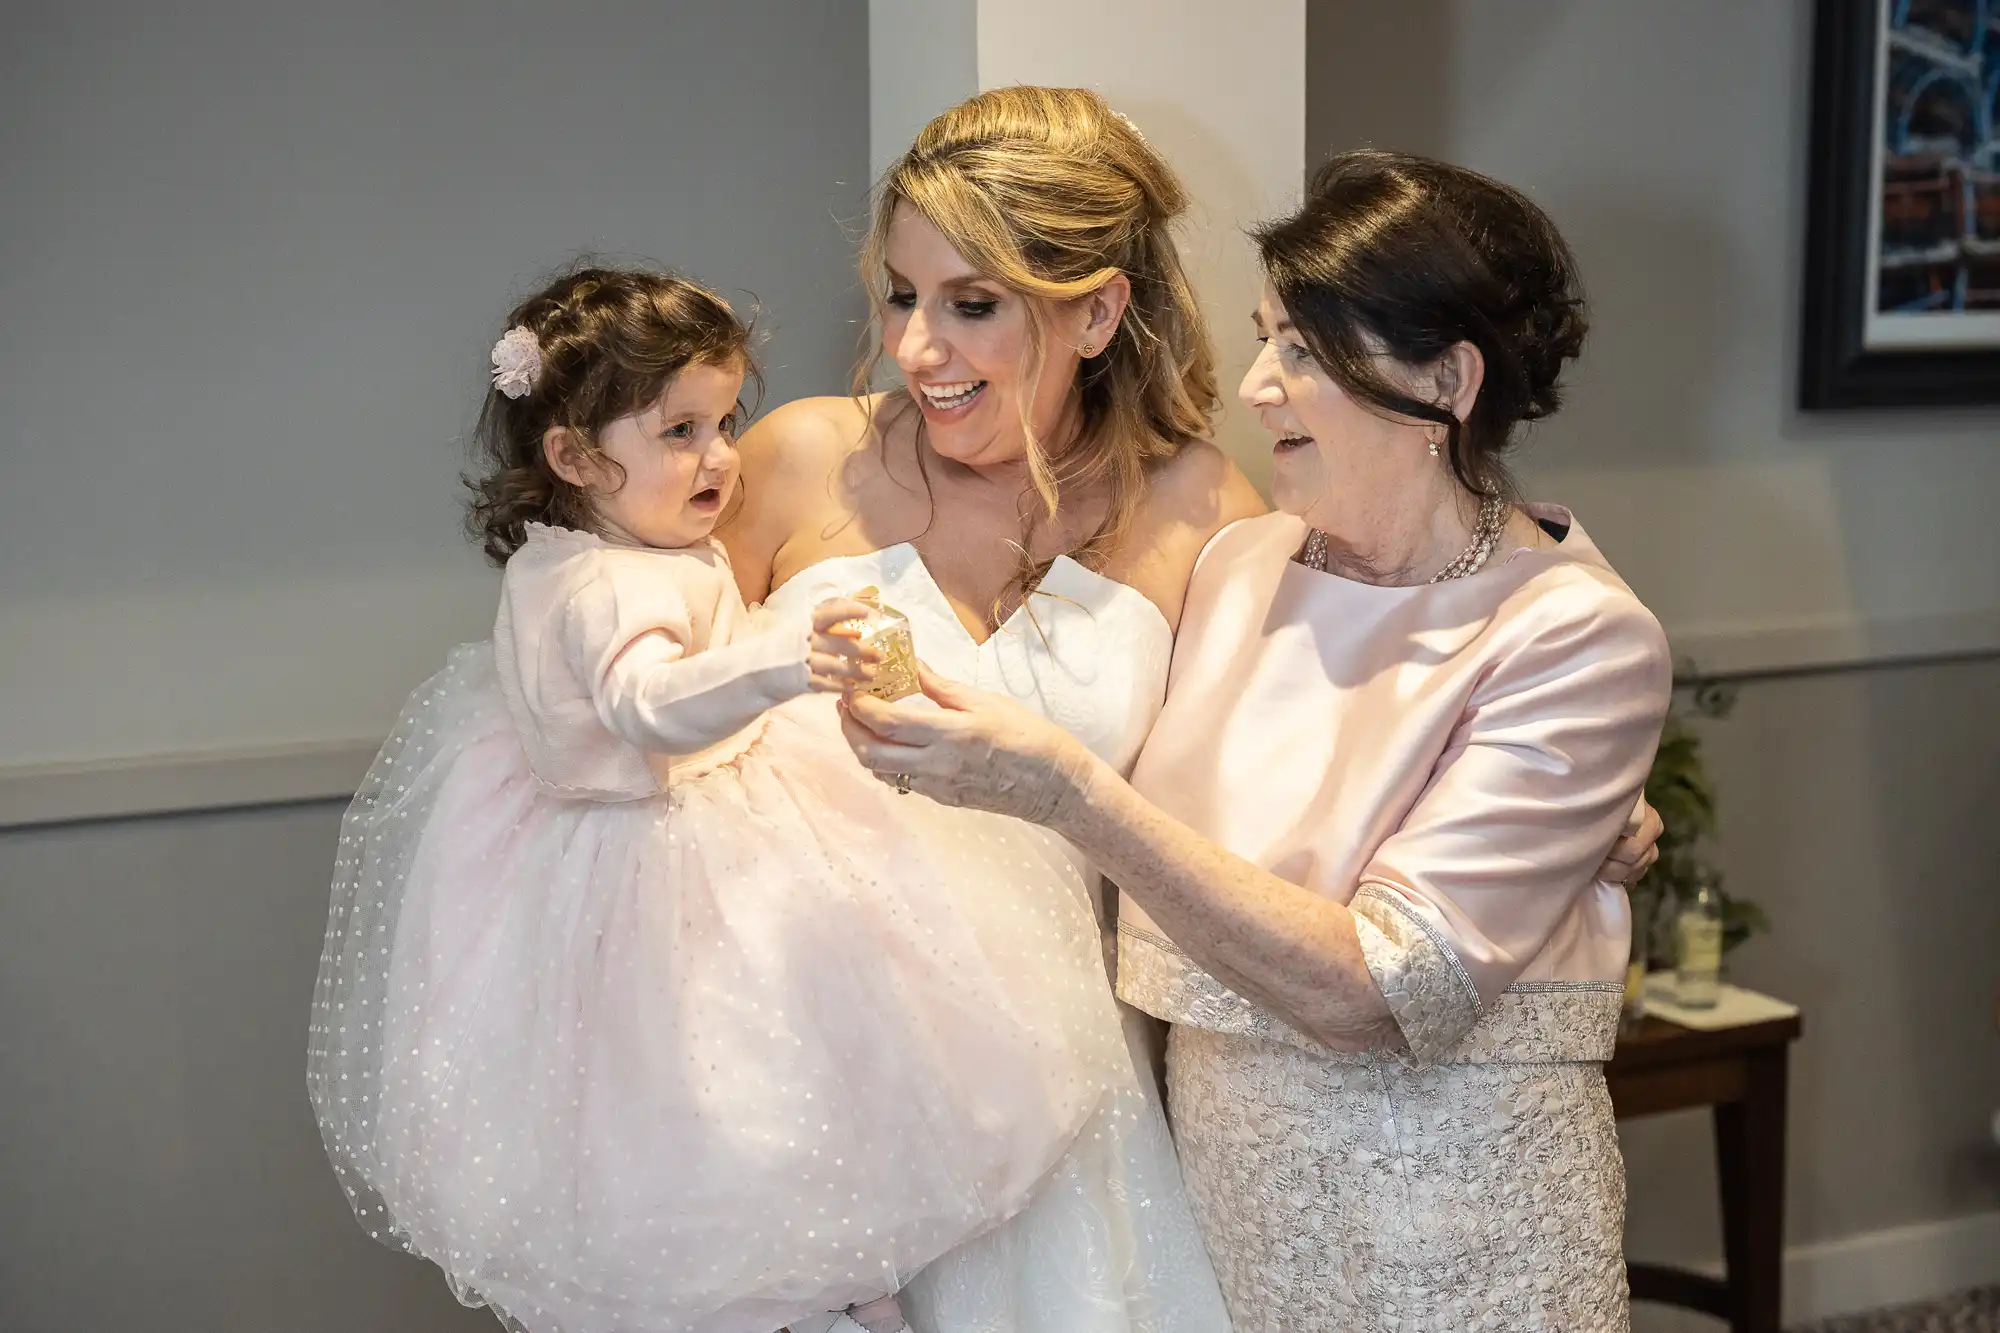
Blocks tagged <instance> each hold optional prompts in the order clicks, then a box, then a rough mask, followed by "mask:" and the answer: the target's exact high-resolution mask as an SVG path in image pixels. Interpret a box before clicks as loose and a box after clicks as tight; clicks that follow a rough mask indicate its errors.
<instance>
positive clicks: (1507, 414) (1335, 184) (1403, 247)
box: [1252, 152, 1588, 495]
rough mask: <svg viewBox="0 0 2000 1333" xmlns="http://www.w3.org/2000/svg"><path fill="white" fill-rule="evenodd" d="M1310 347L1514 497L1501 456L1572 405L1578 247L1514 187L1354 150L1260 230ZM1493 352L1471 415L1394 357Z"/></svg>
mask: <svg viewBox="0 0 2000 1333" xmlns="http://www.w3.org/2000/svg"><path fill="white" fill-rule="evenodd" d="M1252 238H1253V239H1254V240H1255V242H1256V244H1257V250H1258V253H1259V255H1260V257H1261V258H1262V260H1263V264H1264V272H1265V274H1266V275H1267V276H1268V277H1269V278H1270V280H1271V286H1272V288H1273V290H1275V291H1276V292H1277V294H1278V299H1279V300H1281V301H1283V302H1284V305H1285V311H1286V313H1287V314H1289V315H1290V316H1291V319H1292V324H1293V325H1294V326H1295V327H1296V328H1297V329H1298V332H1299V336H1300V337H1301V338H1302V339H1303V340H1304V342H1305V345H1306V348H1307V350H1309V351H1310V352H1311V353H1312V354H1313V356H1314V358H1315V359H1316V360H1318V362H1319V364H1320V366H1321V368H1322V369H1324V370H1325V371H1326V373H1327V374H1328V375H1329V376H1331V377H1332V379H1333V380H1334V382H1335V383H1337V384H1338V385H1340V387H1341V388H1342V389H1343V390H1344V391H1345V392H1346V393H1347V395H1348V396H1349V397H1351V398H1353V399H1354V400H1355V401H1356V402H1359V403H1362V404H1365V405H1367V406H1369V407H1372V408H1374V409H1375V410H1376V411H1378V412H1380V413H1383V414H1384V415H1388V416H1395V417H1402V418H1405V419H1414V420H1419V421H1428V422H1432V423H1435V424H1437V425H1440V426H1443V427H1444V428H1445V435H1446V439H1445V443H1446V446H1447V449H1448V457H1449V458H1450V461H1451V470H1452V474H1453V475H1454V476H1455V477H1457V478H1458V480H1459V482H1460V483H1461V484H1462V485H1463V486H1465V488H1466V489H1467V490H1469V491H1472V492H1474V493H1475V494H1481V495H1484V494H1488V493H1493V494H1511V493H1512V491H1513V481H1512V478H1511V477H1510V476H1509V474H1508V471H1507V468H1506V466H1505V464H1504V463H1503V462H1502V461H1501V455H1502V454H1503V453H1504V452H1505V451H1506V449H1507V447H1508V445H1509V444H1510V443H1511V442H1512V436H1513V431H1514V427H1515V425H1516V424H1517V423H1519V422H1522V421H1536V420H1539V419H1541V418H1542V417H1546V416H1549V415H1551V414H1553V413H1554V412H1555V410H1556V409H1557V408H1558V407H1559V406H1561V404H1562V391H1561V387H1560V385H1559V384H1558V382H1557V381H1558V380H1559V378H1560V377H1561V375H1562V370H1563V366H1564V364H1565V363H1566V362H1568V361H1570V360H1572V359H1573V358H1574V357H1576V355H1577V354H1578V353H1579V352H1581V351H1582V350H1583V337H1584V333H1585V330H1586V329H1587V328H1588V321H1587V319H1586V317H1585V313H1584V301H1583V292H1582V290H1581V288H1580V285H1579V282H1578V278H1577V272H1576V259H1575V257H1574V256H1572V255H1571V254H1570V251H1569V246H1568V245H1566V244H1565V243H1564V242H1563V238H1562V236H1561V235H1560V234H1559V233H1558V232H1557V231H1556V228H1555V224H1554V223H1552V222H1550V221H1549V218H1548V215H1547V214H1545V213H1543V212H1542V210H1541V209H1539V208H1537V207H1535V205H1534V204H1533V203H1531V202H1529V200H1528V198H1527V196H1526V195H1523V194H1522V193H1521V192H1520V191H1519V190H1516V189H1513V188H1512V187H1511V186H1507V185H1502V184H1501V183H1500V182H1499V181H1496V180H1492V179H1489V178H1488V177H1485V176H1482V175H1480V174H1479V173H1478V172H1475V171H1468V170H1466V169H1465V168H1464V167H1455V166H1452V165H1450V164H1449V163H1446V162H1436V161H1432V160H1431V159H1429V158H1425V157H1416V156H1412V155H1410V154H1406V153H1381V152H1352V153H1342V154H1340V155H1339V156H1338V157H1336V158H1334V159H1333V160H1332V161H1330V162H1328V163H1327V164H1326V165H1325V166H1323V167H1321V168H1320V169H1319V171H1318V172H1316V173H1315V174H1314V176H1313V178H1312V183H1311V185H1310V186H1308V187H1307V190H1306V200H1305V203H1304V204H1303V205H1302V206H1301V207H1300V208H1299V210H1298V212H1296V213H1294V214H1292V215H1291V216H1290V217H1288V218H1283V219H1281V220H1279V221H1277V222H1273V223H1271V224H1269V225H1267V226H1264V227H1260V228H1258V229H1257V230H1256V231H1254V232H1253V233H1252ZM1460 342H1467V343H1471V344H1472V345H1473V346H1474V347H1477V348H1478V349H1479V352H1480V355H1481V356H1483V357H1484V358H1485V359H1486V374H1485V379H1484V382H1483V383H1482V384H1481V385H1480V389H1479V397H1478V399H1477V401H1476V402H1475V403H1474V404H1473V408H1472V412H1471V414H1470V415H1469V416H1468V417H1467V419H1466V420H1465V421H1464V422H1463V423H1461V422H1460V421H1459V420H1458V419H1457V418H1456V417H1454V416H1453V415H1452V414H1451V412H1450V411H1449V410H1448V409H1447V408H1444V407H1441V406H1439V405H1438V404H1436V403H1430V402H1425V401H1423V400H1422V399H1419V398H1414V397H1411V396H1410V394H1409V392H1408V391H1407V388H1406V387H1405V386H1404V385H1403V384H1401V383H1399V382H1398V381H1397V379H1395V378H1394V377H1393V376H1392V374H1391V373H1385V371H1387V369H1388V368H1386V367H1385V366H1384V365H1383V364H1382V360H1381V354H1382V353H1384V352H1386V353H1388V355H1389V356H1390V357H1393V358H1394V359H1395V360H1396V361H1399V362H1401V363H1402V364H1403V365H1405V366H1427V365H1430V364H1432V363H1433V362H1435V361H1437V360H1438V358H1440V357H1442V356H1443V355H1444V354H1445V352H1446V351H1447V350H1449V349H1450V348H1451V347H1452V346H1453V345H1454V344H1457V343H1460Z"/></svg>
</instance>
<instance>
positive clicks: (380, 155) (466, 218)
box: [0, 0, 868, 1333]
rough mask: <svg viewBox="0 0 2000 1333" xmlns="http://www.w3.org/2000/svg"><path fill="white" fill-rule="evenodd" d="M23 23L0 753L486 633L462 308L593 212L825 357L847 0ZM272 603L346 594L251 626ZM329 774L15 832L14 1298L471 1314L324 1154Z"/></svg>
mask: <svg viewBox="0 0 2000 1333" xmlns="http://www.w3.org/2000/svg"><path fill="white" fill-rule="evenodd" d="M8 20H9V26H8V31H7V37H6V40H5V41H4V42H0V123H4V124H5V125H6V126H7V132H6V134H5V135H4V136H0V195H4V196H5V198H6V199H7V207H6V208H5V209H4V210H0V274H4V277H3V278H0V290H4V291H5V294H6V300H5V301H0V401H4V402H5V403H6V405H7V409H6V412H5V413H4V414H0V643H4V644H5V645H6V651H5V652H0V718H4V719H5V722H4V725H0V731H4V732H5V736H4V737H0V739H11V740H12V741H14V742H18V744H15V745H13V746H12V747H11V748H10V747H9V746H8V745H7V744H0V763H4V762H6V761H8V760H13V759H19V758H22V757H24V755H23V753H22V751H23V750H24V749H25V750H29V751H33V750H34V745H35V744H40V743H41V742H42V741H44V740H46V741H48V742H49V743H50V744H52V745H58V746H59V745H63V744H68V743H70V742H73V741H75V740H76V739H77V737H78V736H80V735H81V736H83V737H84V739H85V740H86V741H88V742H89V744H87V745H83V746H81V747H78V749H77V752H78V753H113V754H116V753H132V752H135V751H143V750H146V749H173V748H180V746H181V745H183V744H187V743H194V744H202V743H206V744H228V743H241V742H243V741H247V740H254V739H258V736H257V734H256V729H257V728H258V727H269V726H274V725H279V724H284V725H290V724H293V723H296V722H298V721H299V719H301V718H305V719H308V720H310V719H311V718H312V716H313V713H314V709H315V708H316V707H319V708H321V709H322V713H323V714H324V713H325V711H326V708H327V707H328V706H327V705H326V704H325V699H324V697H323V695H324V693H325V692H326V691H335V692H339V698H338V701H337V702H338V705H339V706H338V707H336V708H333V710H332V711H333V712H336V713H338V712H339V711H340V709H341V708H346V709H348V712H349V713H351V714H353V715H355V716H367V715H368V710H369V709H372V708H377V707H379V706H380V704H381V702H382V701H381V699H377V698H375V697H374V696H373V695H370V694H369V693H368V691H367V690H365V689H364V690H360V691H358V692H357V691H356V690H355V689H354V688H353V686H352V685H351V683H349V682H347V681H345V680H343V679H341V678H342V677H344V676H348V675H354V674H357V673H359V674H370V673H372V676H373V677H378V678H379V680H378V681H377V683H376V684H374V685H372V686H371V687H370V688H372V689H374V692H375V694H382V695H383V697H384V698H387V699H388V700H389V701H390V706H393V701H394V699H395V698H397V697H400V693H401V692H402V691H404V690H407V689H408V688H409V687H410V686H411V685H413V684H414V683H415V681H416V680H418V679H420V678H421V676H422V675H423V674H425V673H427V672H428V671H429V670H431V669H432V668H433V666H434V664H435V662H436V660H437V658H438V654H439V649H440V647H441V645H442V644H444V643H446V642H449V641H450V640H451V639H452V638H456V637H460V636H462V635H470V634H477V633H479V632H481V630H482V627H483V626H484V625H486V624H489V623H490V620H491V616H492V607H493V603H492V597H491V591H490V587H489V585H488V581H487V580H488V576H486V575H484V574H482V573H480V571H479V567H478V565H477V563H476V562H475V560H474V559H473V557H472V555H471V553H470V552H469V550H467V549H466V548H465V547H464V545H463V543H462V542H461V541H460V540H459V538H458V536H457V529H456V523H457V518H456V514H455V512H454V503H455V495H454V482H453V477H454V474H455V472H456V470H457V468H458V466H459V464H460V456H459V454H458V453H457V451H456V447H455V444H454V437H455V436H456V435H457V433H458V432H459V431H461V430H462V429H463V427H464V425H465V424H466V421H467V419H468V417H469V416H470V413H471V411H472V410H473V408H474V406H475V405H476V398H477V394H478V392H479V387H480V384H479V375H480V372H481V368H482V361H483V358H484V352H485V346H486V343H487V341H488V340H490V338H491V337H492V324H493V322H494V321H496V320H498V319H499V317H500V316H501V315H502V314H504V313H505V309H506V305H507V304H508V302H509V300H510V299H511V297H512V295H513V294H514V293H516V292H517V291H519V290H520V289H521V288H522V286H523V285H524V284H525V283H526V282H527V281H528V280H529V279H530V278H531V277H532V276H533V275H534V274H535V273H537V272H539V271H542V270H545V269H547V268H550V267H552V266H554V265H556V264H558V263H560V262H562V261H564V260H565V259H566V258H568V257H569V256H570V255H572V254H573V253H575V252H576V251H578V250H582V249H586V248H588V249H595V250H600V251H608V252H611V253H614V254H634V255H643V256H649V257H652V258H655V259H658V260H661V261H664V262H668V263H671V264H674V265H676V266H679V267H684V268H686V269H688V270H690V271H692V272H695V273H697V274H699V275H701V276H703V277H704V278H706V279H707V280H708V281H710V282H712V283H714V284H716V285H718V286H721V287H723V288H725V289H729V290H732V291H736V292H741V291H742V290H743V289H749V290H750V291H754V292H755V294H756V295H757V296H758V297H759V298H761V300H762V302H763V305H764V311H765V313H764V317H763V319H762V320H761V321H760V322H761V323H762V324H763V325H764V326H765V327H766V328H767V329H768V330H769V331H770V333H771V339H770V343H769V345H768V348H767V359H768V361H769V364H770V367H771V370H772V377H771V378H772V388H773V393H772V397H771V400H770V401H773V402H775V401H782V400H783V399H784V398H786V397H789V396H795V395H798V394H801V393H807V392H816V391H827V390H831V389H836V388H838V387H839V386H841V385H843V384H844V382H845V373H846V369H847V367H848V365H849V364H850V362H851V358H852V351H853V347H854V341H853V340H854V334H855V328H854V325H853V324H852V323H851V322H850V321H851V320H852V319H853V318H854V317H856V316H858V315H859V314H860V313H861V311H860V304H859V301H858V297H857V294H856V292H855V290H854V279H853V277H852V273H853V266H852V256H851V252H850V246H849V241H848V238H847V236H846V235H844V234H843V232H842V229H841V226H840V225H839V220H840V219H843V218H850V217H852V216H853V215H854V213H855V212H856V211H857V209H858V208H859V200H860V197H861V190H862V185H863V183H864V181H865V177H866V171H867V146H868V124H867V101H868V67H867V15H866V5H865V4H864V3H862V0H841V2H839V3H828V2H827V0H812V2H811V3H806V2H805V0H794V2H781V0H734V2H733V3H728V4H721V3H716V4H678V3H670V4H654V3H640V2H639V0H616V2H610V3H585V4H574V5H559V6H554V5H548V4H517V3H501V4H497V5H488V6H479V7H467V6H462V5H447V4H444V3H441V0H429V2H427V3H416V4H411V3H397V4H393V5H392V4H388V3H385V2H383V0H364V2H363V3H360V4H358V5H357V4H348V5H336V6H317V7H301V6H286V5H278V6H270V5H249V4H238V5H224V4H217V3H213V2H212V0H209V2H205V3H198V4H195V5H179V6H171V7H167V8H165V9H162V8H160V7H156V6H144V5H135V4H130V3H125V4H116V5H88V6H87V5H63V6H48V5H43V6H30V7H27V8H26V9H22V10H21V11H20V12H19V13H15V12H13V11H10V12H9V15H8ZM412 588H418V589H422V590H424V591H423V592H422V595H421V596H418V595H415V594H411V593H410V592H409V590H410V589H412ZM267 595H268V600H265V601H259V600H258V599H259V598H265V597H267ZM399 598H401V600H400V601H399V600H398V599H399ZM218 605H220V606H223V607H225V608H229V607H234V608H236V609H235V610H230V611H228V613H227V614H219V615H218V617H217V618H215V619H212V620H211V621H208V622H203V624H204V626H206V628H204V629H203V630H202V632H201V633H200V634H193V633H190V632H188V631H187V630H186V626H187V625H188V624H190V623H191V621H190V617H195V616H200V615H206V614H210V613H211V611H212V610H213V608H214V607H215V606H218ZM267 612H269V614H268V615H267V614H266V613H267ZM281 614H282V615H285V616H290V617H293V619H292V620H290V621H286V622H285V624H286V625H288V626H293V625H295V626H297V636H307V635H310V634H313V633H319V632H320V631H319V630H316V629H314V628H313V626H312V624H311V623H310V622H312V621H314V620H316V619H327V620H340V621H341V623H340V624H339V625H338V626H336V629H335V630H334V631H328V632H326V633H325V634H324V636H323V637H322V638H320V639H317V640H308V639H306V638H303V637H298V641H297V643H293V644H291V645H289V646H288V645H287V644H274V643H272V642H270V641H268V640H266V639H260V638H259V637H258V635H259V634H260V633H268V631H269V629H270V626H271V625H272V624H273V623H276V621H274V620H273V618H272V617H275V616H278V615H281ZM65 616H67V618H65ZM343 618H345V619H343ZM72 631H74V633H72ZM287 633H288V635H289V634H290V630H289V629H288V631H287ZM89 634H96V635H97V636H98V638H97V639H96V640H95V641H94V642H97V643H102V644H104V645H106V646H107V647H108V648H109V649H111V650H112V651H111V653H110V657H109V658H108V659H107V660H105V661H101V662H98V663H96V664H92V663H90V662H88V661H87V660H86V654H85V653H84V651H83V649H84V648H85V647H87V646H88V645H89V643H90V642H93V641H91V640H88V639H83V640H80V639H79V637H78V636H87V635H89ZM176 635H178V636H179V637H176ZM231 635H241V636H243V637H237V638H231V637H230V636H231ZM297 636H293V637H297ZM299 643H303V644H304V645H305V646H304V647H303V648H301V647H299V646H298V644H299ZM287 651H291V652H293V653H294V657H293V659H291V660H290V661H289V662H287V661H286V660H285V659H284V658H282V657H281V656H279V655H280V654H282V653H284V652H287ZM203 654H209V656H207V657H204V656H203ZM315 654H318V655H319V656H318V657H315ZM329 654H330V656H328V655H329ZM259 655H261V656H263V657H265V658H266V659H267V661H269V660H273V659H275V660H277V661H279V662H280V663H281V664H282V665H280V666H279V667H277V668H272V667H270V666H268V665H267V666H266V667H265V668H263V669H261V670H260V671H259V672H257V674H256V676H255V677H254V678H230V677H228V676H226V675H225V674H218V673H221V672H222V671H223V668H224V666H235V665H239V664H241V663H242V662H243V660H244V659H245V658H246V657H249V658H255V657H257V656H259ZM31 659H32V660H31ZM307 659H312V660H307ZM24 664H25V665H24ZM51 689H57V690H58V693H57V694H55V695H51V694H50V693H49V691H50V690H51ZM385 690H386V691H388V693H387V694H383V692H384V691H385ZM63 691H67V693H64V692H63ZM232 694H234V695H236V696H238V700H237V702H239V703H241V704H242V705H243V706H242V707H241V708H239V709H237V711H236V712H235V713H233V714H232V715H231V716H230V718H228V719H224V720H223V721H222V722H220V723H219V722H218V721H217V711H216V710H217V709H218V708H220V707H225V706H228V705H230V703H231V695H232ZM251 695H254V696H255V697H246V696H251ZM350 705H351V707H350ZM203 710H207V711H206V712H204V711H203ZM259 710H262V711H261V712H260V711H259ZM321 720H322V721H323V720H324V717H322V718H321ZM386 721H387V719H386V718H383V719H381V722H380V723H379V724H376V723H373V722H371V723H370V724H369V725H370V726H377V727H379V726H382V725H386ZM231 726H235V727H237V729H238V731H239V732H240V733H241V734H240V735H236V736H233V737H232V736H228V735H224V736H222V737H221V739H217V736H218V734H219V733H224V732H227V731H228V730H229V728H230V727H231ZM324 734H328V732H327V730H326V728H317V729H316V728H315V727H313V726H309V725H308V726H299V727H297V728H295V730H294V731H293V732H292V733H291V734H289V735H281V736H278V737H276V739H294V738H310V737H312V736H315V735H324ZM332 734H336V735H338V734H347V731H346V728H345V726H344V725H343V724H342V720H341V718H340V717H334V719H333V723H332ZM375 734H379V729H378V730H377V731H376V733H375ZM31 742H33V744H31ZM25 757H34V755H32V754H30V755H27V756H25ZM339 814H340V811H339V808H338V807H337V806H331V805H317V806H303V807H296V808H290V809H273V810H260V811H247V812H236V813H220V814H213V815H203V816H198V817H190V818H177V819H164V820H137V821H127V822H112V823H104V824H93V825H79V826H74V827H66V828H51V829H37V830H22V831H14V832H8V833H0V922H4V923H5V924H4V927H0V1080H4V1084H5V1088H4V1092H0V1181H4V1182H5V1183H4V1185H0V1328H4V1329H6V1330H8V1333H99V1331H100V1330H103V1331H107V1333H108V1331H111V1330H127V1329H130V1330H138V1329H142V1328H144V1329H160V1330H186V1331H187V1333H279V1331H280V1330H282V1331H283V1333H350V1331H353V1330H362V1331H365V1333H399V1331H401V1330H408V1331H409V1333H416V1330H426V1331H427V1333H438V1331H440V1330H444V1329H448V1328H466V1329H474V1328H491V1327H494V1324H493V1322H492V1320H491V1318H490V1316H487V1315H486V1314H484V1313H483V1312H469V1311H462V1310H460V1309H459V1308H458V1307H457V1306H456V1305H454V1303H453V1302H452V1300H451V1298H450V1296H449V1294H448V1293H447V1292H446V1290H445V1288H444V1286H443V1284H442V1283H441V1282H440V1281H439V1280H438V1279H437V1278H436V1276H435V1274H434V1272H433V1271H432V1270H431V1269H429V1267H428V1266H427V1265H422V1264H419V1263H418V1262H416V1261H415V1260H412V1259H408V1258H405V1257H403V1256H401V1255H397V1254H394V1253H392V1252H390V1251H388V1250H386V1249H382V1248H381V1247H379V1246H377V1245H375V1244H374V1243H373V1242H371V1241H369V1240H367V1239H366V1238H365V1237H364V1236H363V1235H362V1234H361V1232H360V1230H359V1228H358V1227H356V1226H355V1224H354V1223H353V1220H352V1218H351V1217H350V1216H349V1215H348V1213H347V1209H346V1204H345V1202H344V1200H343V1199H342V1198H341V1196H340V1193H339V1191H338V1190H337V1188H336V1187H335V1185H334V1182H333V1177H332V1173H331V1171H330V1170H329V1169H328V1168H327V1166H326V1163H325V1158H324V1157H323V1155H322V1154H321V1151H320V1147H319V1141H318V1136H317V1132H316V1130H315V1129H314V1126H313V1122H312V1116H311V1112H310V1110H309V1108H308V1107H307V1104H306V1099H305V1086H304V1054H305V1038H306V1011H307V1006H308V1002H309V999H310V993H311V986H312V977H313V972H314V968H315V965H316V962H317V959H318V956H319V940H320V936H321V933H322V932H323V930H324V928H325V911H326V893H327V882H328V870H329V867H330V866H331V863H332V856H333V847H334V840H335V830H336V827H337V825H338V820H339Z"/></svg>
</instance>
